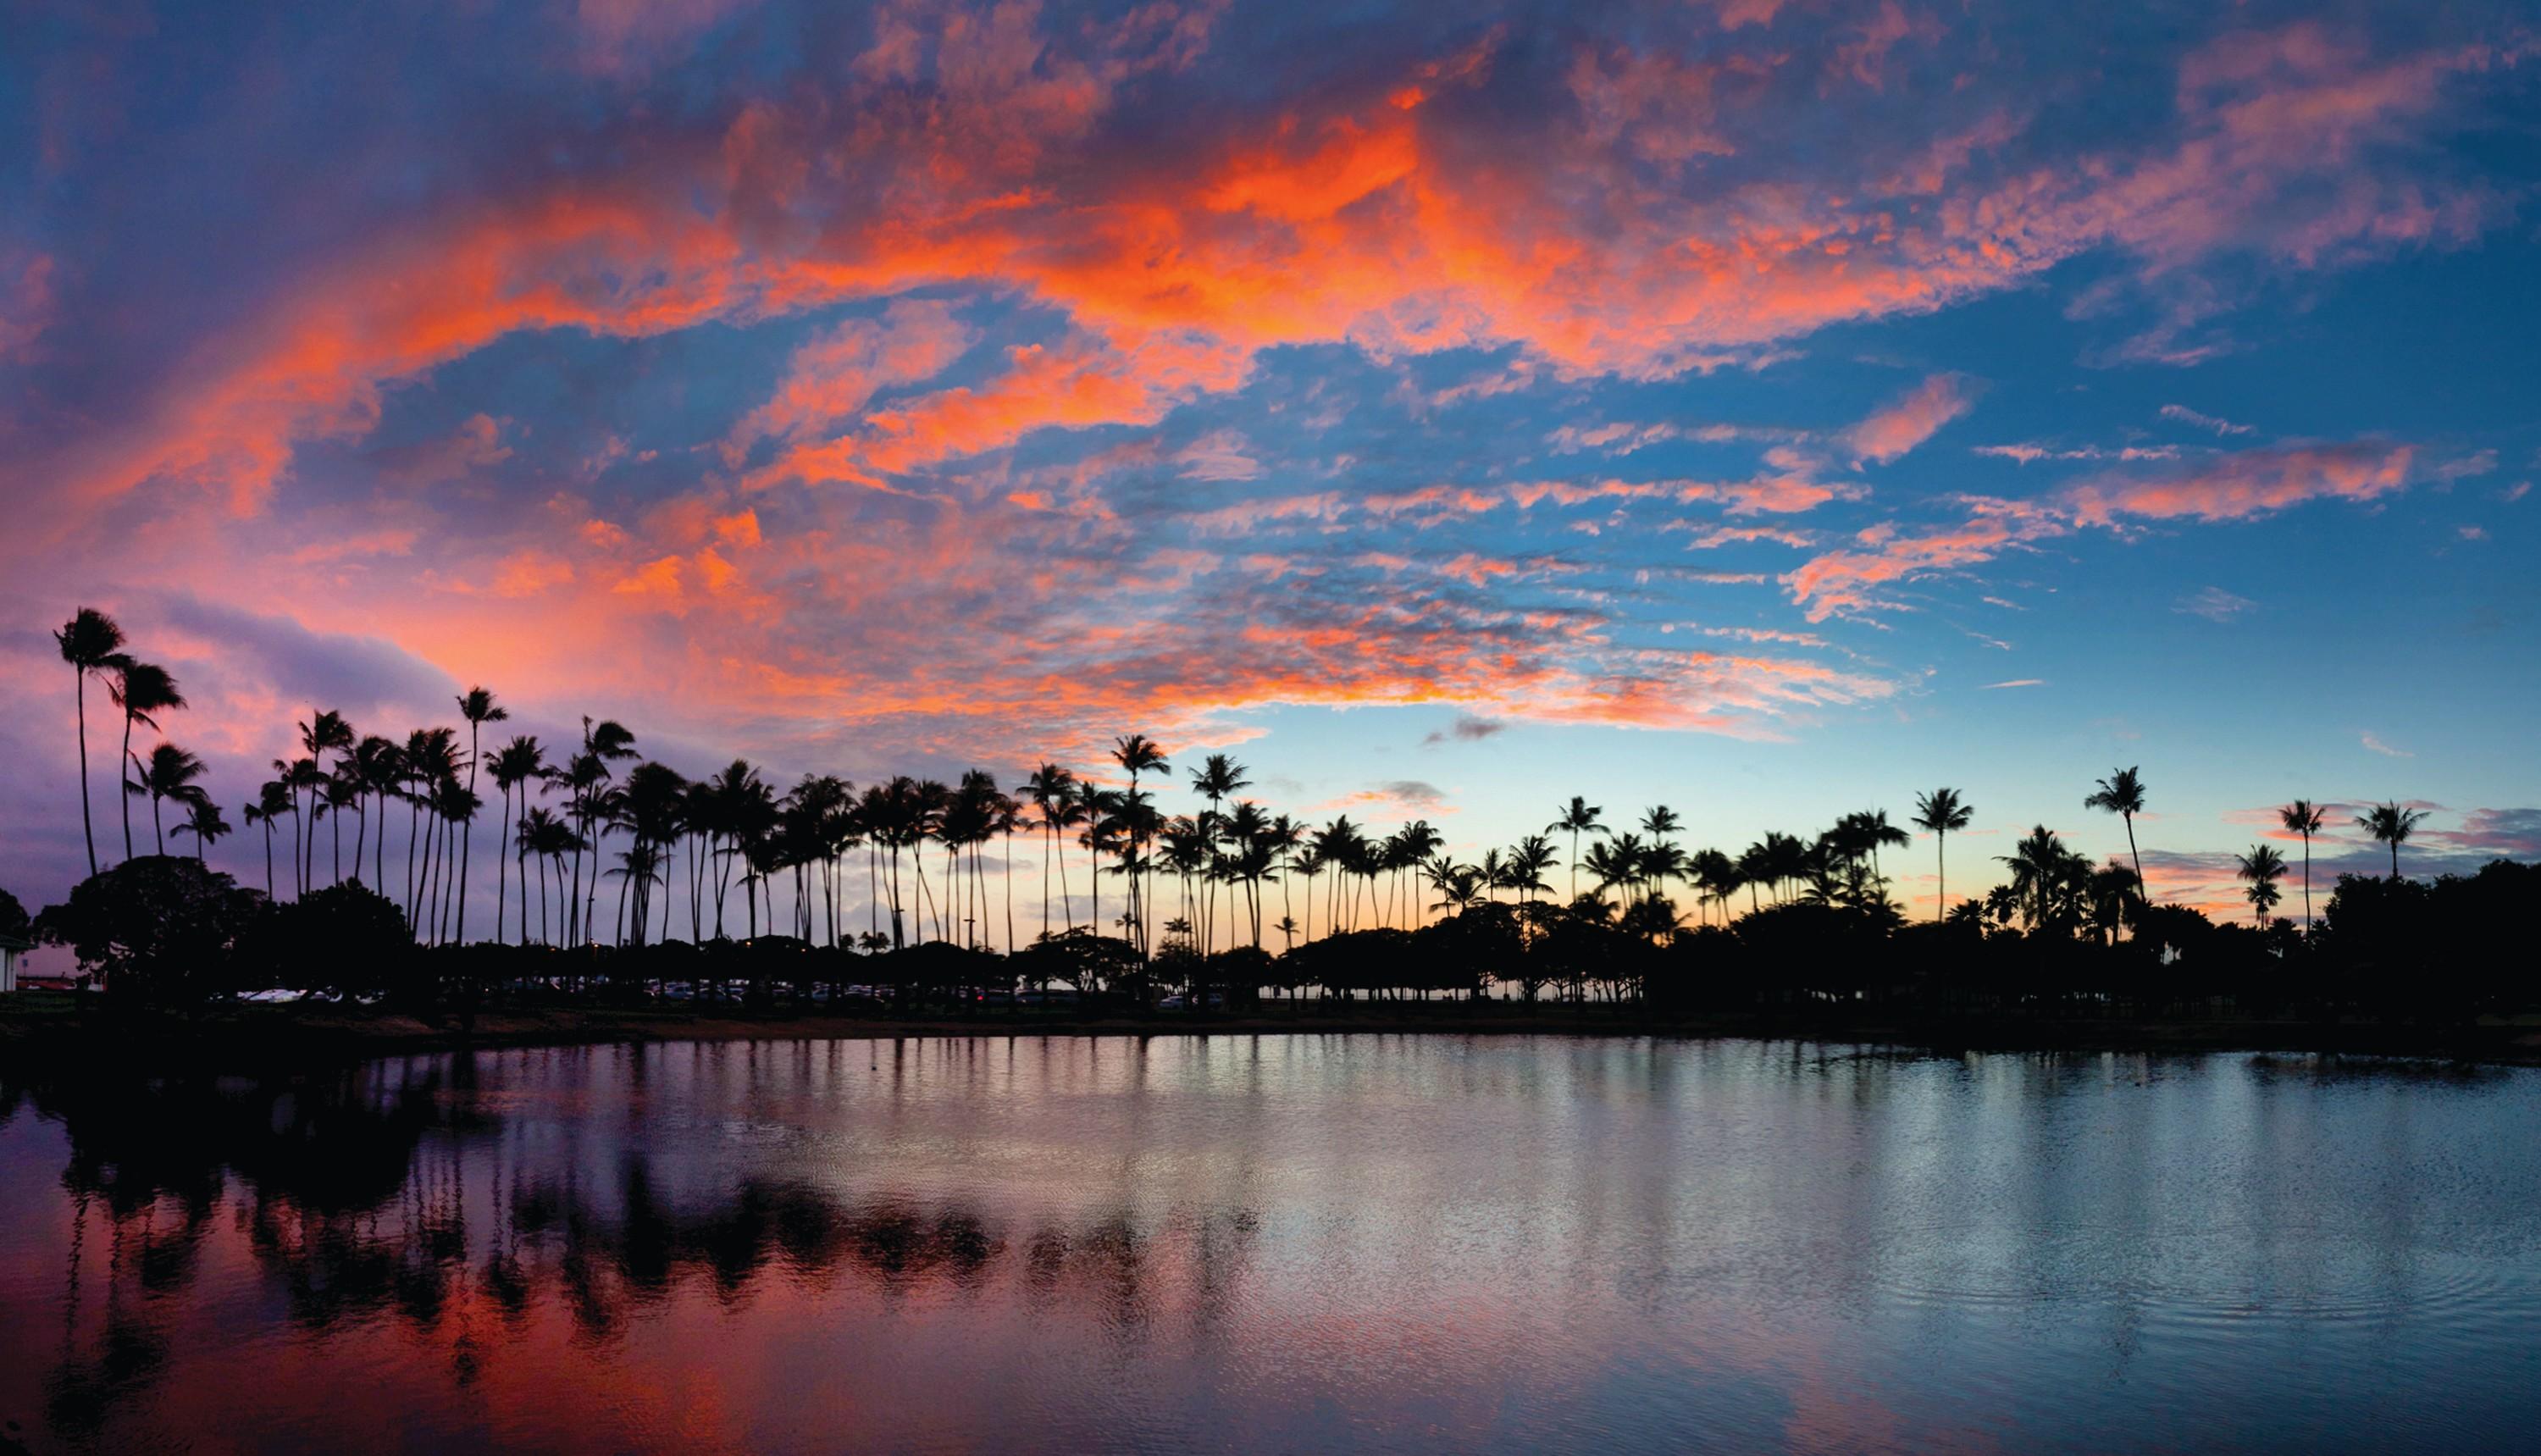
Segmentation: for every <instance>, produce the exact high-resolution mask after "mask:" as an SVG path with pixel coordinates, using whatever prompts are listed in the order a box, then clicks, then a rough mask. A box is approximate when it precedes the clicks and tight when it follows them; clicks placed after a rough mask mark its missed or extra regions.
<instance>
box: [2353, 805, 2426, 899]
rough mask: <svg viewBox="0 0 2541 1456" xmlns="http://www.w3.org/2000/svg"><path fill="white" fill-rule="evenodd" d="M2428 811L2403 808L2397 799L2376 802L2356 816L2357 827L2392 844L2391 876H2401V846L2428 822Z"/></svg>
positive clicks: (2393, 877) (2395, 877)
mask: <svg viewBox="0 0 2541 1456" xmlns="http://www.w3.org/2000/svg"><path fill="white" fill-rule="evenodd" d="M2426 818H2427V815H2426V811H2424V810H2421V809H2407V808H2403V807H2401V806H2400V804H2398V803H2397V802H2396V801H2395V802H2393V803H2388V804H2376V805H2374V806H2373V807H2372V808H2371V809H2369V810H2366V811H2365V812H2364V813H2362V814H2359V815H2358V816H2356V825H2357V828H2359V829H2361V830H2363V831H2364V832H2365V833H2366V834H2368V835H2371V836H2372V837H2374V838H2376V839H2378V840H2380V841H2381V842H2383V843H2385V844H2388V845H2390V846H2391V878H2392V879H2395V880H2396V879H2398V878H2400V846H2401V845H2402V844H2405V843H2407V842H2408V841H2409V836H2410V835H2412V834H2414V833H2416V831H2417V828H2418V826H2419V825H2421V824H2423V823H2425V822H2426Z"/></svg>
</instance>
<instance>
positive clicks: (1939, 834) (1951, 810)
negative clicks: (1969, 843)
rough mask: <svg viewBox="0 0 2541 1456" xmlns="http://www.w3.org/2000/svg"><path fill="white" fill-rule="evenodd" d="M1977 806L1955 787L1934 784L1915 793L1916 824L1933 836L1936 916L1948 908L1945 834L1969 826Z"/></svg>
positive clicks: (1948, 864)
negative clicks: (1942, 786) (1925, 792)
mask: <svg viewBox="0 0 2541 1456" xmlns="http://www.w3.org/2000/svg"><path fill="white" fill-rule="evenodd" d="M1976 813H1977V811H1976V806H1975V805H1973V804H1970V803H1968V802H1967V801H1966V800H1964V799H1962V798H1960V797H1959V791H1958V790H1957V789H1954V788H1937V789H1934V790H1932V791H1931V792H1930V793H1928V794H1918V795H1916V796H1915V827H1916V828H1917V829H1920V830H1923V831H1924V832H1926V833H1928V834H1930V835H1931V837H1932V867H1933V870H1934V871H1935V873H1936V874H1937V876H1938V880H1937V882H1936V883H1937V888H1936V890H1935V892H1934V897H1933V903H1932V918H1933V919H1935V920H1937V919H1939V918H1941V916H1942V915H1944V914H1946V913H1948V912H1949V909H1950V861H1949V845H1948V842H1947V841H1948V838H1949V837H1950V836H1951V835H1954V834H1956V833H1958V832H1959V831H1960V830H1963V829H1966V828H1967V827H1968V822H1969V821H1970V820H1972V819H1974V818H1976Z"/></svg>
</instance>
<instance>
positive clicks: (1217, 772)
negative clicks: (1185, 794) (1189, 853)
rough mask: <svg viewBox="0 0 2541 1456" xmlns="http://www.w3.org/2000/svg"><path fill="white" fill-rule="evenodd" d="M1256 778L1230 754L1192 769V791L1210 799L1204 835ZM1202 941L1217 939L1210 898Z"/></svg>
mask: <svg viewBox="0 0 2541 1456" xmlns="http://www.w3.org/2000/svg"><path fill="white" fill-rule="evenodd" d="M1252 784H1253V780H1252V779H1250V778H1247V777H1245V776H1244V765H1243V764H1239V763H1237V762H1235V760H1234V759H1233V758H1232V757H1230V756H1228V755H1226V754H1211V755H1209V756H1208V757H1207V758H1206V759H1203V760H1201V761H1200V765H1199V766H1198V768H1195V769H1193V770H1192V774H1191V786H1192V792H1193V793H1196V794H1198V795H1199V796H1200V797H1201V798H1203V799H1206V800H1208V812H1207V814H1205V815H1203V816H1201V818H1200V820H1199V822H1198V823H1199V831H1200V836H1201V837H1202V838H1203V839H1205V838H1207V837H1210V836H1211V835H1212V834H1213V833H1214V832H1215V830H1216V828H1217V817H1218V810H1219V808H1220V807H1221V806H1222V805H1223V804H1224V803H1225V802H1226V801H1227V800H1228V799H1231V798H1233V797H1235V792H1236V790H1238V789H1243V788H1250V787H1252ZM1199 913H1200V918H1199V943H1200V946H1201V948H1202V949H1203V950H1205V949H1209V948H1211V947H1213V946H1215V944H1216V943H1217V930H1216V921H1215V920H1214V919H1213V918H1212V907H1211V902H1210V900H1209V899H1208V898H1207V897H1205V896H1203V898H1202V899H1201V901H1200V911H1199Z"/></svg>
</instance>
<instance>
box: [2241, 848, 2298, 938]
mask: <svg viewBox="0 0 2541 1456" xmlns="http://www.w3.org/2000/svg"><path fill="white" fill-rule="evenodd" d="M2233 873H2234V874H2236V875H2238V876H2240V877H2241V878H2242V879H2244V880H2246V881H2248V882H2249V885H2250V888H2249V889H2247V890H2245V891H2243V892H2241V893H2242V894H2243V895H2244V896H2246V897H2247V898H2248V899H2249V902H2250V909H2251V911H2252V913H2253V915H2254V916H2255V917H2256V918H2257V920H2258V922H2259V928H2260V929H2262V930H2265V929H2267V928H2268V911H2270V910H2275V909H2276V908H2277V902H2278V901H2279V900H2281V899H2283V898H2284V895H2285V892H2283V891H2281V890H2279V889H2278V888H2277V882H2278V881H2279V880H2282V879H2284V878H2285V877H2286V857H2285V856H2284V855H2282V854H2279V853H2278V852H2277V846H2276V845H2274V844H2253V845H2251V846H2250V852H2249V853H2247V854H2243V855H2240V856H2238V868H2236V869H2234V870H2233Z"/></svg>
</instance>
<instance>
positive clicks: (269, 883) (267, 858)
mask: <svg viewBox="0 0 2541 1456" xmlns="http://www.w3.org/2000/svg"><path fill="white" fill-rule="evenodd" d="M291 807H292V806H291V789H290V787H289V786H288V785H286V784H285V783H283V781H282V780H281V779H278V778H268V779H266V780H265V781H264V784H263V786H262V787H261V788H259V789H257V790H256V799H255V802H254V803H253V804H250V805H248V806H247V807H246V808H245V809H244V810H242V811H240V815H241V817H242V818H244V819H245V820H246V821H247V822H248V823H249V824H260V825H262V826H264V898H265V899H267V900H271V899H272V898H273V822H274V820H276V819H278V818H280V817H281V816H283V815H285V814H289V813H290V812H291Z"/></svg>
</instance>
